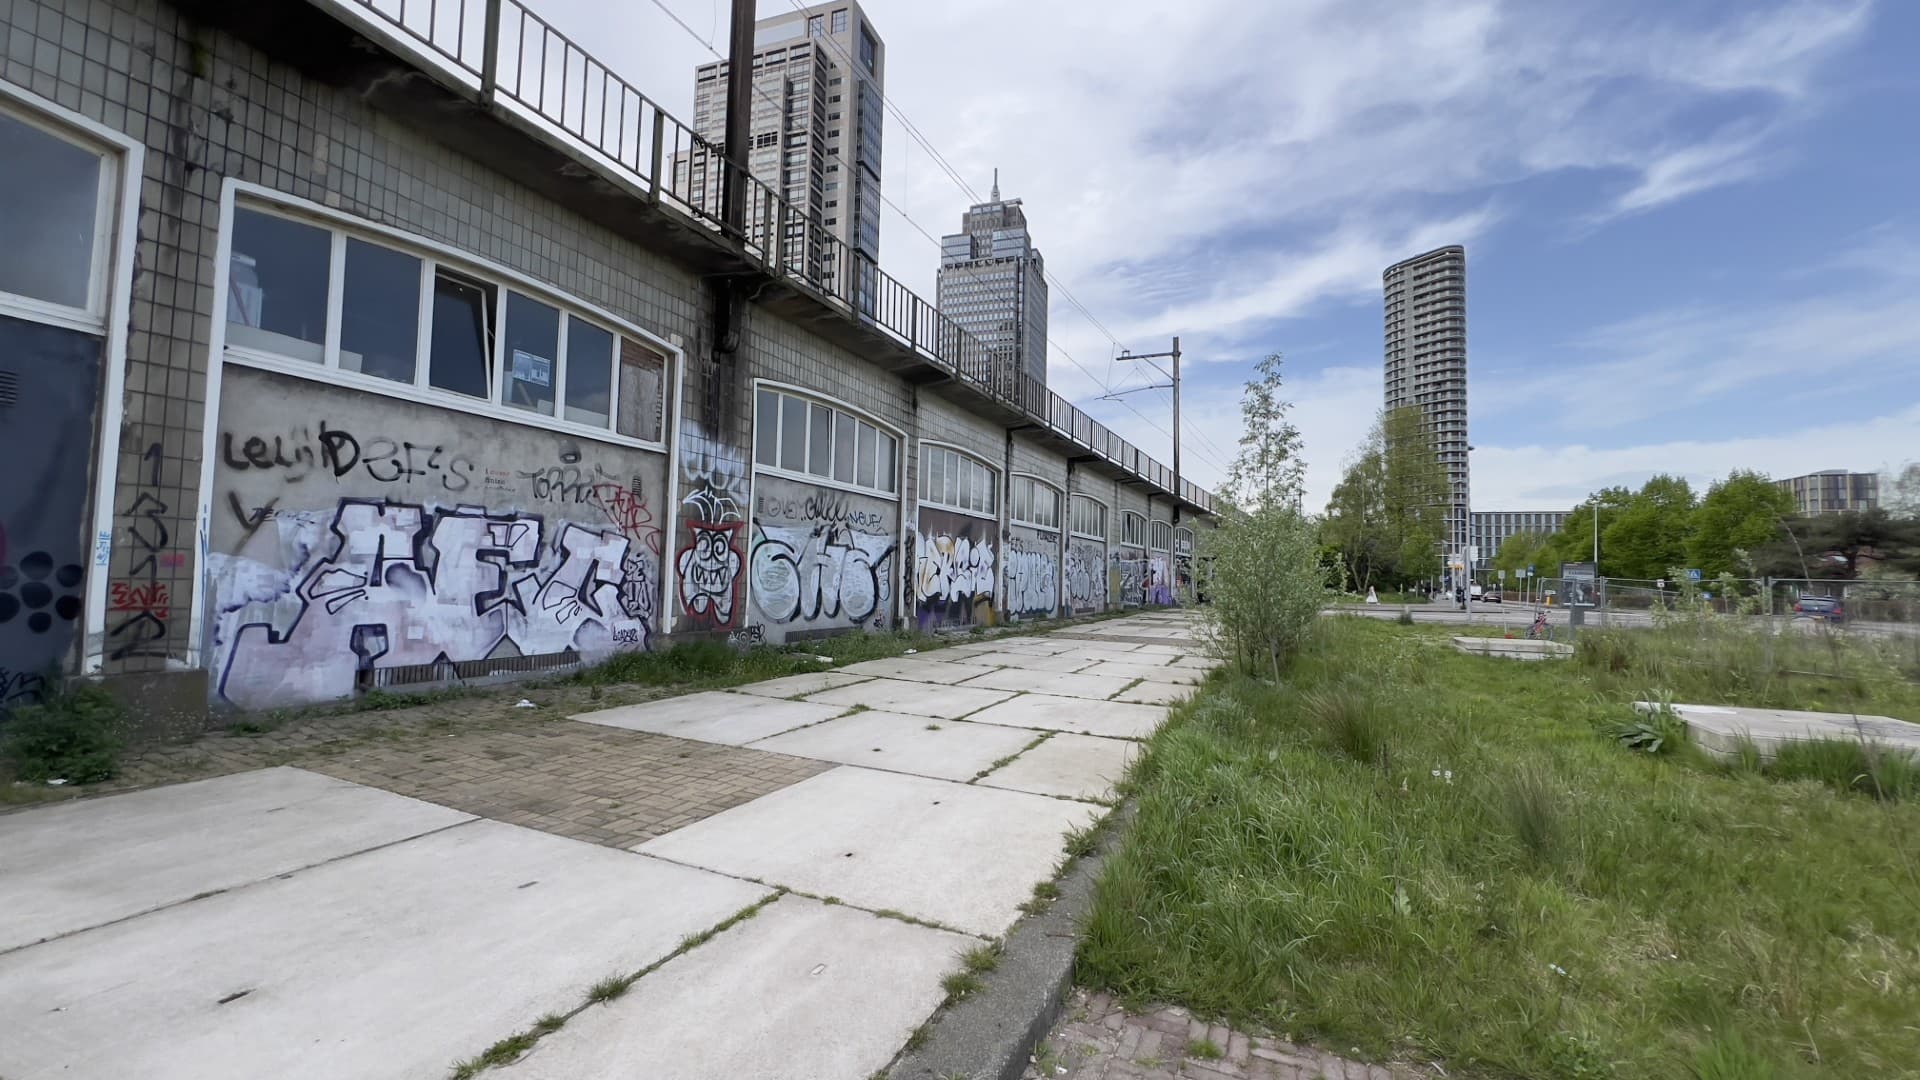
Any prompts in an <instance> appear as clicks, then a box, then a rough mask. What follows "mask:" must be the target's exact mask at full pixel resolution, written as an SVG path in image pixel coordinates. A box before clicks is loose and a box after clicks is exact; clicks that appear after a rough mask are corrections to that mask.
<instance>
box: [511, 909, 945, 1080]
mask: <svg viewBox="0 0 1920 1080" xmlns="http://www.w3.org/2000/svg"><path fill="white" fill-rule="evenodd" d="M977 944H979V942H977V941H975V940H974V939H972V938H968V937H963V936H961V935H959V934H951V933H947V932H946V931H943V930H935V929H932V928H931V927H925V926H914V925H912V924H910V923H904V922H901V921H900V920H898V919H883V918H880V917H878V916H875V915H869V914H867V913H866V912H863V911H856V910H854V909H852V908H848V907H844V906H839V905H829V904H822V903H820V902H818V901H815V900H809V899H807V898H806V897H803V896H794V895H791V894H789V895H786V896H783V897H781V898H780V899H779V900H777V901H775V902H774V903H772V904H769V905H767V906H766V907H764V908H762V909H760V912H759V914H757V915H755V916H754V917H753V918H751V919H748V920H746V921H745V922H742V923H739V924H738V925H735V926H732V927H729V928H728V929H727V930H725V931H724V932H722V933H721V934H720V935H718V936H717V937H715V938H714V939H713V940H711V941H709V942H707V943H706V944H704V945H702V946H700V947H699V948H697V949H695V950H693V951H692V952H690V953H687V954H685V955H683V956H679V957H676V958H674V960H673V961H672V962H670V963H668V964H667V965H665V966H664V967H662V968H661V969H660V970H658V971H655V972H653V973H652V974H650V975H648V976H647V977H646V978H644V979H641V980H640V981H639V982H637V983H635V984H634V986H633V989H631V990H629V991H627V993H626V994H625V995H624V996H622V997H620V998H617V999H615V1000H614V1001H612V1002H610V1003H608V1004H606V1005H602V1006H596V1007H593V1008H590V1009H588V1010H586V1011H585V1012H583V1013H581V1014H580V1015H578V1016H576V1017H574V1018H573V1019H572V1020H571V1021H569V1022H568V1023H567V1026H566V1027H564V1028H562V1029H561V1030H560V1031H559V1032H557V1033H555V1034H553V1035H549V1036H547V1037H546V1038H545V1039H542V1040H541V1041H540V1042H539V1044H538V1045H537V1046H536V1047H535V1048H534V1050H533V1052H532V1053H530V1054H528V1055H527V1056H526V1057H525V1058H524V1059H522V1060H521V1061H520V1062H518V1063H517V1064H515V1065H513V1066H510V1067H508V1068H505V1069H501V1070H500V1071H499V1075H500V1076H501V1077H502V1080H595V1078H609V1080H610V1078H614V1077H630V1076H648V1075H651V1076H661V1077H666V1076H671V1077H673V1078H674V1080H788V1078H791V1077H807V1078H809V1080H864V1078H865V1077H868V1076H871V1075H873V1074H874V1073H875V1072H876V1071H877V1070H879V1069H881V1068H883V1067H884V1066H885V1065H886V1064H887V1062H888V1061H889V1060H891V1059H892V1058H893V1055H894V1052H895V1051H896V1050H898V1049H899V1048H900V1045H901V1044H902V1043H904V1042H906V1041H907V1037H908V1036H909V1035H911V1034H913V1030H914V1029H915V1028H917V1027H919V1026H920V1024H921V1022H922V1021H924V1020H925V1019H926V1018H927V1016H928V1014H930V1013H932V1012H933V1010H934V1008H935V1006H937V1005H939V1004H940V999H941V997H942V996H943V994H942V991H941V989H940V978H941V976H943V975H945V974H946V973H948V972H950V971H953V970H956V969H957V968H958V966H959V962H958V959H957V957H958V955H959V953H960V952H961V951H963V950H965V949H967V948H970V947H972V946H974V945H977ZM723 1018H724V1019H723Z"/></svg>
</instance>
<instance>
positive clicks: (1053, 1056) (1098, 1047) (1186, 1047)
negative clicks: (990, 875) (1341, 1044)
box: [1026, 990, 1439, 1080]
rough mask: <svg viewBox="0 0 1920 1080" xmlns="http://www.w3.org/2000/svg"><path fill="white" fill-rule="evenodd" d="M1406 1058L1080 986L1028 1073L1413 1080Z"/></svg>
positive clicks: (1207, 1079) (1097, 1079) (1068, 1077)
mask: <svg viewBox="0 0 1920 1080" xmlns="http://www.w3.org/2000/svg"><path fill="white" fill-rule="evenodd" d="M1436 1075H1439V1074H1437V1073H1433V1072H1430V1071H1427V1070H1422V1069H1415V1068H1412V1067H1409V1066H1405V1065H1396V1066H1392V1067H1386V1066H1381V1065H1368V1064H1365V1063H1362V1062H1358V1061H1353V1060H1350V1059H1348V1058H1343V1057H1339V1056H1337V1055H1334V1054H1329V1053H1327V1052H1325V1051H1321V1050H1315V1049H1313V1048H1311V1047H1306V1046H1298V1045H1295V1044H1293V1043H1289V1042H1283V1041H1281V1040H1279V1039H1273V1038H1268V1037H1266V1036H1260V1035H1251V1034H1248V1033H1246V1032H1243V1031H1235V1030H1234V1029H1232V1028H1229V1027H1227V1026H1226V1025H1224V1024H1209V1023H1206V1022H1205V1021H1201V1020H1196V1019H1194V1018H1193V1016H1192V1015H1190V1014H1189V1013H1188V1012H1187V1011H1186V1010H1185V1009H1182V1008H1179V1007H1177V1006H1169V1007H1166V1008H1160V1009H1154V1010H1152V1011H1150V1012H1145V1013H1129V1012H1127V1011H1126V1010H1125V1009H1122V1008H1121V1007H1120V1006H1119V1005H1118V1004H1116V1003H1114V1001H1113V1000H1112V999H1111V998H1109V997H1108V996H1107V995H1105V994H1101V993H1089V992H1088V991H1086V990H1076V991H1074V993H1073V996H1072V998H1071V999H1069V1000H1068V1002H1067V1008H1066V1014H1065V1015H1064V1016H1063V1017H1062V1018H1061V1020H1060V1023H1059V1025H1058V1026H1056V1027H1055V1028H1054V1029H1053V1032H1052V1033H1051V1034H1049V1035H1048V1036H1047V1039H1046V1041H1045V1042H1043V1043H1042V1044H1041V1046H1040V1050H1039V1052H1038V1053H1037V1054H1035V1055H1034V1062H1033V1064H1032V1065H1031V1066H1029V1067H1028V1069H1027V1072H1026V1080H1122V1078H1125V1080H1412V1078H1414V1077H1425V1076H1436Z"/></svg>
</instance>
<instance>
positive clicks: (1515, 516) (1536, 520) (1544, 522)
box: [1473, 510, 1569, 563]
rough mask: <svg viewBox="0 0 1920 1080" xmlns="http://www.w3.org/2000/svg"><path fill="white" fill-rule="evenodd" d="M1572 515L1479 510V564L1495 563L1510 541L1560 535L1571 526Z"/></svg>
mask: <svg viewBox="0 0 1920 1080" xmlns="http://www.w3.org/2000/svg"><path fill="white" fill-rule="evenodd" d="M1568 513H1569V511H1566V510H1475V511H1474V512H1473V546H1474V548H1475V549H1476V550H1477V551H1478V553H1479V559H1478V561H1479V562H1481V563H1489V562H1492V561H1493V557H1494V556H1495V555H1498V554H1500V545H1501V543H1502V542H1504V541H1505V540H1506V539H1507V538H1508V537H1513V536H1519V535H1520V534H1521V533H1557V532H1559V531H1560V527H1561V526H1562V525H1565V524H1566V523H1567V514H1568Z"/></svg>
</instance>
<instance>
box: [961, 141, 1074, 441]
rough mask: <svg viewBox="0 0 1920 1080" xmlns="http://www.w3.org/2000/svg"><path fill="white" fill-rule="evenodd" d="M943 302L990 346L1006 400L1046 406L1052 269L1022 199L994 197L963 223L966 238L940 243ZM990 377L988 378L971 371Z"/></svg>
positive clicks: (996, 180)
mask: <svg viewBox="0 0 1920 1080" xmlns="http://www.w3.org/2000/svg"><path fill="white" fill-rule="evenodd" d="M937 290H938V291H937V293H936V303H937V304H938V305H939V307H940V312H941V314H943V315H946V316H947V317H948V318H950V319H952V320H953V321H954V322H955V323H958V324H959V325H960V328H961V329H963V330H966V331H967V332H968V333H971V334H972V335H973V336H974V337H977V338H979V339H980V341H981V342H982V343H983V344H985V345H986V346H987V353H988V356H989V358H990V361H989V362H990V363H991V376H992V378H993V379H994V380H995V381H996V382H997V383H998V385H999V388H1000V389H1001V391H1002V392H1004V393H1009V394H1020V395H1023V396H1026V397H1027V398H1028V399H1029V400H1030V401H1033V402H1038V403H1039V404H1040V405H1041V406H1042V407H1044V404H1045V397H1046V386H1047V268H1046V261H1045V259H1043V258H1042V257H1041V255H1040V249H1039V248H1037V247H1035V246H1034V245H1033V237H1032V235H1031V234H1029V233H1028V232H1027V214H1026V210H1025V208H1024V207H1022V206H1021V203H1020V200H1019V199H1002V198H1001V197H1000V170H999V169H995V170H993V191H992V194H991V195H990V196H989V197H988V199H987V201H986V202H983V203H975V204H974V205H973V206H971V207H969V208H968V210H967V212H966V213H965V214H964V215H963V216H962V217H961V219H960V231H959V232H957V233H951V234H949V235H947V236H945V237H943V238H941V241H940V273H939V279H938V286H937ZM968 374H971V375H974V377H976V378H986V377H987V376H988V374H989V373H988V372H984V371H983V372H969V373H968Z"/></svg>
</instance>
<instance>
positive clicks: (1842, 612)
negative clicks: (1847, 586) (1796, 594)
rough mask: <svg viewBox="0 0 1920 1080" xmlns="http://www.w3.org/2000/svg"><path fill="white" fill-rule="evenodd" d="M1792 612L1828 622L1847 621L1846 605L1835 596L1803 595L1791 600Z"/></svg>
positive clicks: (1803, 616)
mask: <svg viewBox="0 0 1920 1080" xmlns="http://www.w3.org/2000/svg"><path fill="white" fill-rule="evenodd" d="M1793 613H1794V615H1795V616H1797V617H1799V618H1803V619H1821V620H1823V621H1826V622H1830V623H1843V622H1846V621H1847V608H1846V605H1845V604H1843V603H1841V601H1840V598H1839V597H1837V596H1803V597H1801V598H1800V599H1798V600H1795V601H1794V602H1793Z"/></svg>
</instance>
